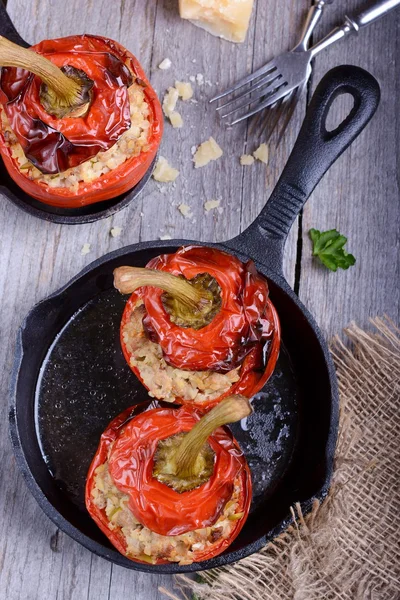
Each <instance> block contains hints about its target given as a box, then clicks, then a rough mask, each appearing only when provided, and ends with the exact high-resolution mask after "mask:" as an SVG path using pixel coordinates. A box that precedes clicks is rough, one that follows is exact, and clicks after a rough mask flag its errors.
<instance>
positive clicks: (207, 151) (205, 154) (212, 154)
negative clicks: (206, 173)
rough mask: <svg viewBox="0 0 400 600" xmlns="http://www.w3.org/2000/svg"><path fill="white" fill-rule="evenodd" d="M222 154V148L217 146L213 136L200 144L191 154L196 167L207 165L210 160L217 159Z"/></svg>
mask: <svg viewBox="0 0 400 600" xmlns="http://www.w3.org/2000/svg"><path fill="white" fill-rule="evenodd" d="M222 155H223V152H222V149H221V148H220V147H219V146H218V144H217V142H216V141H215V140H214V138H213V137H210V139H209V140H207V141H206V142H203V143H202V144H200V146H199V147H198V148H197V150H196V152H195V155H194V156H193V161H194V166H195V168H196V169H198V168H199V167H204V166H205V165H208V163H209V162H210V161H211V160H217V159H218V158H220V157H221V156H222Z"/></svg>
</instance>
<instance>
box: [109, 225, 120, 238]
mask: <svg viewBox="0 0 400 600" xmlns="http://www.w3.org/2000/svg"><path fill="white" fill-rule="evenodd" d="M121 231H122V229H121V227H112V228H111V229H110V234H111V236H112V237H114V238H115V237H118V236H119V235H121Z"/></svg>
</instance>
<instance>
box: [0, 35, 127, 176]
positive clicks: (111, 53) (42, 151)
mask: <svg viewBox="0 0 400 600" xmlns="http://www.w3.org/2000/svg"><path fill="white" fill-rule="evenodd" d="M31 50H33V51H34V52H36V53H38V54H40V55H42V56H44V57H45V58H47V59H49V60H50V61H51V62H52V63H54V64H55V65H57V66H58V67H62V68H63V70H64V71H65V73H66V74H67V75H68V73H69V72H70V71H71V69H70V68H71V67H73V68H75V69H76V70H80V71H83V72H84V73H85V74H86V76H87V77H88V78H89V80H91V81H92V82H93V86H92V87H91V90H90V95H91V101H90V105H89V109H88V112H87V114H85V115H84V116H82V117H64V118H57V117H55V116H52V115H50V114H49V113H48V112H47V111H46V109H45V108H44V106H43V103H42V101H41V97H40V96H41V93H42V92H41V88H42V81H41V80H40V78H39V77H38V76H36V75H34V74H33V73H30V72H28V71H26V70H24V69H20V68H14V67H3V68H2V69H1V71H0V101H1V102H2V104H3V106H4V110H5V112H6V114H7V117H8V119H9V121H10V125H11V128H12V129H13V131H14V133H15V135H16V137H17V138H18V141H19V142H20V144H21V146H22V148H23V150H24V152H25V155H26V156H27V158H28V159H29V160H30V161H31V162H32V163H33V164H34V165H35V166H36V167H37V168H38V169H39V170H40V171H42V172H43V173H58V172H61V171H65V170H66V169H68V168H70V167H74V166H76V165H79V164H80V163H82V162H83V161H86V160H88V159H89V158H90V157H92V156H94V155H96V154H97V153H98V152H100V151H104V150H107V149H108V148H110V147H111V146H112V145H113V144H115V142H116V141H117V140H118V139H119V138H120V137H121V135H122V134H123V133H124V132H125V131H126V130H127V129H129V127H130V108H129V97H128V91H127V87H129V85H131V83H132V81H133V78H134V77H135V65H134V64H133V61H132V59H131V58H130V57H129V56H128V55H127V53H126V51H125V49H124V48H123V47H122V46H120V45H119V44H118V43H116V42H114V41H111V40H108V39H106V38H102V37H98V36H92V35H76V36H70V37H66V38H61V39H55V40H45V41H43V42H41V43H40V44H37V45H36V46H32V48H31ZM42 91H43V90H42Z"/></svg>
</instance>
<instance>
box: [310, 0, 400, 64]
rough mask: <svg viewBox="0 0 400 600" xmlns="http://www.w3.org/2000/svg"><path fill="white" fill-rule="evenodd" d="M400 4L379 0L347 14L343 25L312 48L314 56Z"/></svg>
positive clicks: (393, 0) (391, 0)
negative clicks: (357, 11)
mask: <svg viewBox="0 0 400 600" xmlns="http://www.w3.org/2000/svg"><path fill="white" fill-rule="evenodd" d="M398 6H400V0H378V2H374V3H373V4H372V6H370V7H369V8H367V9H366V10H363V11H361V12H359V13H357V14H355V15H353V16H350V17H349V16H346V17H345V18H344V22H343V24H342V25H340V26H339V27H336V28H335V29H333V30H332V31H331V32H330V33H328V35H327V36H326V37H324V39H323V40H321V41H320V42H318V44H315V46H313V47H312V48H311V49H310V52H311V56H312V58H314V56H316V55H317V54H318V53H319V52H321V50H324V49H325V48H327V47H328V46H330V45H331V44H333V43H335V42H337V41H339V40H341V39H342V38H344V37H346V36H347V35H348V34H349V33H354V32H356V33H358V31H359V30H360V29H362V28H363V27H366V25H370V24H371V23H374V22H375V21H377V20H378V19H380V18H381V17H383V16H384V15H386V14H387V13H388V12H390V11H391V10H393V9H394V8H397V7H398Z"/></svg>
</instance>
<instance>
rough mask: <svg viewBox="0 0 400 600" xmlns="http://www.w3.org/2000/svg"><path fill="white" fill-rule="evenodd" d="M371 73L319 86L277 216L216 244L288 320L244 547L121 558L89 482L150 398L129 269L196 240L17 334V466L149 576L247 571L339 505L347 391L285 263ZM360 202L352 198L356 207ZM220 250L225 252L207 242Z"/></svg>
mask: <svg viewBox="0 0 400 600" xmlns="http://www.w3.org/2000/svg"><path fill="white" fill-rule="evenodd" d="M346 92H347V93H350V94H351V95H352V96H353V98H354V107H353V109H352V111H351V113H350V114H349V116H348V117H347V118H346V120H345V121H344V122H343V123H342V124H341V125H340V126H339V127H338V128H337V129H336V130H335V131H331V132H328V131H327V130H326V128H325V121H326V116H327V113H328V111H329V108H330V105H331V104H332V101H333V100H334V98H336V97H337V96H338V95H339V94H341V93H346ZM379 96H380V92H379V86H378V83H377V82H376V80H375V79H374V78H373V77H372V76H371V75H369V74H368V73H367V72H366V71H364V70H362V69H360V68H358V67H352V66H342V67H337V68H335V69H333V70H332V71H330V72H329V73H328V74H327V75H326V76H325V77H324V78H323V80H322V81H321V82H320V84H319V86H318V88H317V90H316V92H315V94H314V97H313V99H312V101H311V104H310V106H309V109H308V112H307V115H306V118H305V121H304V124H303V126H302V129H301V131H300V134H299V137H298V139H297V142H296V144H295V146H294V149H293V152H292V154H291V156H290V158H289V161H288V163H287V165H286V167H285V169H284V171H283V174H282V176H281V178H280V180H279V183H278V184H277V186H276V188H275V190H274V191H273V193H272V195H271V197H270V199H269V201H268V203H267V205H266V207H265V208H264V209H263V210H262V212H261V214H260V215H259V217H257V219H256V220H255V222H254V223H253V224H252V225H251V226H250V227H249V228H248V229H246V230H245V231H244V232H243V233H241V234H240V235H239V236H238V237H236V238H234V239H232V240H229V241H227V242H224V243H221V244H213V245H214V246H217V247H219V248H221V249H223V250H225V251H227V252H231V253H232V254H234V255H237V256H238V257H239V258H240V259H241V260H243V261H247V260H249V259H252V260H254V261H255V263H256V266H257V268H258V270H259V271H260V272H261V273H263V274H264V275H265V276H266V277H267V278H268V282H269V286H270V292H271V298H272V301H273V302H274V304H275V306H276V308H277V310H278V313H279V315H280V319H281V322H282V339H283V348H282V351H281V356H280V359H279V362H278V365H277V369H276V371H275V373H274V375H273V377H272V378H271V379H270V381H269V383H268V384H267V385H266V386H265V388H264V390H263V391H262V393H260V394H258V395H257V396H256V398H255V400H254V408H255V412H254V413H253V415H251V417H249V418H248V420H247V422H246V423H241V424H240V425H238V424H236V425H235V426H234V427H233V430H234V434H235V435H236V436H237V438H238V439H239V441H240V443H241V445H242V447H243V449H244V451H245V453H246V457H247V459H248V461H249V464H250V467H251V470H252V477H253V482H254V499H253V504H252V509H251V514H250V516H249V519H248V521H247V523H246V525H245V527H244V528H243V530H242V532H241V534H240V536H239V537H238V538H237V540H236V541H235V542H234V544H233V545H232V546H231V547H230V548H229V549H228V550H227V551H226V552H225V553H224V554H222V555H220V556H217V557H216V558H213V559H211V560H208V561H206V562H203V563H200V564H192V565H189V566H182V567H180V566H178V565H176V564H169V565H161V566H152V565H143V564H138V563H135V562H133V561H130V560H128V559H126V558H125V557H123V556H122V555H120V554H119V553H118V552H116V551H115V550H114V549H113V547H112V546H111V545H110V544H109V542H108V540H107V539H106V538H105V536H104V535H103V534H102V533H101V531H100V530H99V529H98V528H97V526H96V525H95V524H94V522H93V521H92V520H91V518H90V517H89V515H88V514H87V512H86V511H85V507H84V501H83V494H84V485H85V475H86V472H87V469H88V467H89V463H90V461H91V459H92V456H93V454H94V452H95V450H96V447H97V444H98V441H99V437H100V435H101V433H102V431H103V430H104V429H105V428H106V426H107V424H108V423H109V421H110V420H111V419H112V418H113V417H115V416H116V415H117V414H119V413H120V412H121V411H122V410H124V409H125V408H126V407H129V406H133V405H140V406H139V408H138V410H142V409H143V405H141V403H142V402H146V401H147V402H148V395H147V392H146V390H145V389H144V388H143V386H142V385H141V384H140V383H139V381H138V380H137V378H136V377H135V376H134V375H133V374H132V373H131V371H130V369H129V368H128V366H127V365H126V363H125V360H124V358H123V356H122V352H121V349H120V344H119V324H120V319H121V314H122V311H123V308H124V305H125V302H126V297H122V296H121V295H120V294H119V293H118V292H117V291H116V290H114V288H113V278H112V272H113V269H115V268H116V267H118V266H121V265H126V264H128V265H137V266H144V265H145V264H146V263H147V262H148V261H149V259H151V258H152V257H154V256H156V255H158V254H160V253H163V252H174V251H175V250H176V249H177V248H178V247H179V246H181V245H187V244H193V243H194V244H198V243H199V242H192V241H188V240H172V241H171V242H168V245H167V246H165V242H144V243H140V244H135V245H132V246H128V247H126V248H122V249H121V250H117V251H116V252H112V253H110V254H107V255H106V256H104V257H103V258H101V259H99V260H97V261H95V262H94V263H92V264H91V265H89V266H88V267H87V268H86V269H84V270H83V271H82V272H81V273H80V274H79V275H78V276H77V277H76V278H75V279H73V280H72V281H70V282H69V283H68V284H67V285H66V286H65V287H64V288H63V289H61V290H60V291H58V292H57V293H55V294H54V295H53V296H50V297H49V298H47V299H46V300H44V301H43V302H41V303H40V304H38V305H37V306H36V307H35V308H33V310H32V311H31V312H30V313H29V315H28V317H27V318H26V320H25V322H24V324H23V326H22V328H21V330H20V333H19V337H18V344H17V352H16V362H15V370H14V376H13V385H12V399H11V409H10V429H11V438H12V443H13V446H14V451H15V454H16V459H17V463H18V465H19V467H20V469H21V471H22V473H23V475H24V477H25V479H26V481H27V484H28V486H29V488H30V490H31V491H32V493H33V495H34V496H35V498H36V500H37V501H38V503H39V505H40V506H41V507H42V509H43V510H44V512H45V513H46V514H47V515H48V516H49V517H50V519H52V520H53V521H54V523H55V524H56V525H57V526H58V527H60V529H62V530H63V531H65V532H66V533H68V534H69V535H70V536H71V537H72V538H74V539H75V540H77V541H78V542H80V543H81V544H83V545H84V546H85V547H86V548H89V549H90V550H92V551H93V552H95V553H96V554H98V555H100V556H102V557H104V558H107V559H109V560H111V561H112V562H114V563H116V564H118V565H122V566H125V567H128V568H131V569H137V570H140V571H148V572H159V573H177V572H183V571H196V570H201V569H208V568H211V567H216V566H220V565H224V564H227V563H231V562H234V561H236V560H238V559H240V558H243V557H245V556H247V555H249V554H251V553H253V552H255V551H257V550H259V549H260V548H261V547H262V546H263V545H264V544H265V543H266V542H267V541H268V540H270V539H272V538H273V537H274V536H276V535H277V534H278V533H279V532H281V531H282V530H283V529H284V528H285V527H286V526H287V524H288V523H289V521H290V512H289V507H290V506H291V505H293V503H294V502H297V501H299V502H301V505H302V508H303V511H305V512H307V511H308V510H309V509H310V507H311V505H312V502H313V500H314V499H316V498H318V499H322V498H324V496H325V495H326V493H327V491H328V488H329V482H330V478H331V474H332V468H333V458H334V451H335V443H336V436H337V428H338V392H337V386H336V379H335V372H334V367H333V364H332V360H331V358H330V355H329V352H328V348H327V344H326V342H325V340H324V338H323V336H322V334H321V332H320V330H319V329H318V327H317V325H316V323H315V321H314V319H313V318H312V316H311V315H310V314H309V312H308V311H307V310H306V308H305V307H304V306H303V305H302V304H301V302H300V301H299V299H298V298H297V296H296V295H295V294H294V292H293V291H292V290H291V288H290V287H289V285H288V284H287V282H286V281H285V279H284V277H283V273H282V255H283V248H284V244H285V240H286V237H287V234H288V232H289V229H290V227H291V225H292V223H293V221H294V219H295V217H296V215H297V214H298V213H299V212H300V210H301V208H302V206H303V205H304V203H305V202H306V200H307V198H308V197H309V195H310V193H311V192H312V190H313V189H314V187H315V186H316V184H317V183H318V181H319V180H320V179H321V177H322V176H323V175H324V173H325V172H326V171H327V169H328V168H329V167H330V165H331V164H332V163H333V162H334V161H335V160H336V159H337V158H338V156H340V155H341V154H342V152H343V151H344V150H345V149H346V148H347V147H348V146H349V145H350V144H351V142H352V141H353V140H354V139H355V138H356V137H357V136H358V134H359V133H360V132H361V131H362V129H363V128H364V127H365V125H366V124H367V123H368V121H369V120H370V118H371V117H372V115H373V114H374V112H375V110H376V108H377V106H378V104H379ZM349 201H351V200H350V199H349ZM208 245H212V244H208Z"/></svg>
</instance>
